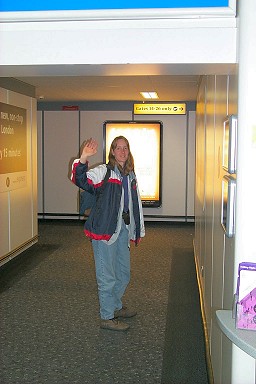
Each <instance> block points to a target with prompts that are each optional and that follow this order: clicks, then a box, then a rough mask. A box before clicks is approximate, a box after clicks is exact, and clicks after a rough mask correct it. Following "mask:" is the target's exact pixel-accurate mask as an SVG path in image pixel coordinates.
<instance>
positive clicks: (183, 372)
mask: <svg viewBox="0 0 256 384" xmlns="http://www.w3.org/2000/svg"><path fill="white" fill-rule="evenodd" d="M193 232H194V227H193V225H192V224H187V225H185V224H181V225H175V224H171V223H146V237H145V239H143V241H142V243H141V245H140V246H139V247H138V248H135V247H133V246H132V251H131V256H132V280H131V284H130V286H129V289H128V291H127V293H126V303H127V304H128V305H130V306H133V307H134V308H136V310H137V311H138V315H137V316H136V317H135V318H132V319H129V320H127V322H129V324H130V325H131V328H130V329H129V330H128V331H127V332H126V333H117V332H112V331H106V330H101V329H100V328H99V316H98V298H97V287H96V280H95V272H94V262H93V254H92V249H91V243H90V242H89V241H88V239H86V238H85V236H84V234H83V223H82V222H73V221H70V222H68V221H42V222H40V223H39V242H38V244H36V245H35V246H33V247H32V248H31V249H29V250H27V251H26V252H24V253H23V254H22V255H20V256H19V257H16V258H15V259H13V260H12V261H11V262H9V263H7V264H5V265H4V266H3V267H2V268H0V294H1V297H0V325H1V333H0V351H1V361H0V363H1V364H0V383H1V384H37V383H38V384H75V383H78V384H87V383H88V384H99V383H104V384H113V383H118V384H119V383H120V384H121V383H122V384H126V383H127V384H130V383H131V384H136V383H142V384H144V383H145V384H160V383H162V384H168V383H170V384H178V383H180V384H185V383H190V384H207V383H208V380H207V371H206V363H205V352H204V341H203V329H202V321H201V314H200V306H199V300H198V289H197V283H196V275H195V266H194V258H193V247H192V241H193ZM188 293H189V294H188ZM188 298H189V299H188ZM184 314H185V316H186V318H185V317H184ZM192 347H193V348H194V351H196V353H194V352H193V353H191V348H192Z"/></svg>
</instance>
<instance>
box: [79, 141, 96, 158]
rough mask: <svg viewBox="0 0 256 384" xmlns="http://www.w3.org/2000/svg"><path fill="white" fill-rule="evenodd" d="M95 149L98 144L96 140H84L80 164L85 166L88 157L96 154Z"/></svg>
mask: <svg viewBox="0 0 256 384" xmlns="http://www.w3.org/2000/svg"><path fill="white" fill-rule="evenodd" d="M97 149H98V143H97V141H96V140H93V139H92V138H90V139H89V140H86V141H85V143H84V147H83V150H82V153H81V157H80V163H83V164H85V163H86V161H87V158H88V157H89V156H93V155H95V153H97Z"/></svg>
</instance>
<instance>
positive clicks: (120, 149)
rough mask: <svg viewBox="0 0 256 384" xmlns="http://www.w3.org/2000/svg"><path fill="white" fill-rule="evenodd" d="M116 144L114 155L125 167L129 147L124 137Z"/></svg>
mask: <svg viewBox="0 0 256 384" xmlns="http://www.w3.org/2000/svg"><path fill="white" fill-rule="evenodd" d="M116 144H117V145H116V148H115V149H114V150H113V155H114V156H115V159H116V161H117V162H118V164H120V165H121V167H123V166H124V164H125V162H126V160H127V159H128V155H129V149H128V146H127V144H126V141H125V140H124V139H118V140H117V143H116Z"/></svg>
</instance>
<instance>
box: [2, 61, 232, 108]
mask: <svg viewBox="0 0 256 384" xmlns="http://www.w3.org/2000/svg"><path fill="white" fill-rule="evenodd" d="M231 69H232V68H231V67H230V65H225V64H216V65H214V64H211V65H209V64H208V65H207V64H161V65H156V64H151V65H143V64H140V65H131V64H124V65H78V66H76V65H75V66H73V65H70V66H41V67H40V66H38V67H35V66H34V67H29V66H26V67H23V68H21V67H19V69H18V71H17V70H13V73H12V72H10V67H9V69H8V71H9V76H10V74H11V75H13V77H14V78H16V79H18V80H19V81H22V82H25V83H27V84H30V85H33V86H35V89H36V97H37V99H38V100H41V101H47V102H48V101H55V102H56V101H80V102H82V101H111V100H113V101H114V100H118V101H142V100H144V99H143V98H142V96H141V95H140V92H141V91H156V92H157V93H158V95H159V99H158V101H194V100H196V97H197V91H198V86H199V81H200V76H201V75H202V74H204V75H205V74H212V73H214V74H226V73H230V70H231ZM17 75H18V76H17Z"/></svg>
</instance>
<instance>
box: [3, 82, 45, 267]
mask: <svg viewBox="0 0 256 384" xmlns="http://www.w3.org/2000/svg"><path fill="white" fill-rule="evenodd" d="M0 101H1V102H2V103H5V104H10V105H12V106H16V107H21V108H24V109H26V110H27V114H26V118H27V183H26V185H25V186H23V187H21V188H18V189H14V190H10V191H6V192H1V193H0V227H1V242H0V264H2V263H4V262H5V261H7V260H9V259H10V258H12V257H14V256H16V255H17V254H19V253H20V252H21V251H22V250H24V249H26V248H28V247H29V246H30V245H32V244H33V243H35V242H36V241H37V236H38V229H37V151H36V148H37V129H36V100H35V99H33V98H32V97H28V96H25V95H22V94H20V93H16V92H13V91H9V90H7V89H4V88H0Z"/></svg>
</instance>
